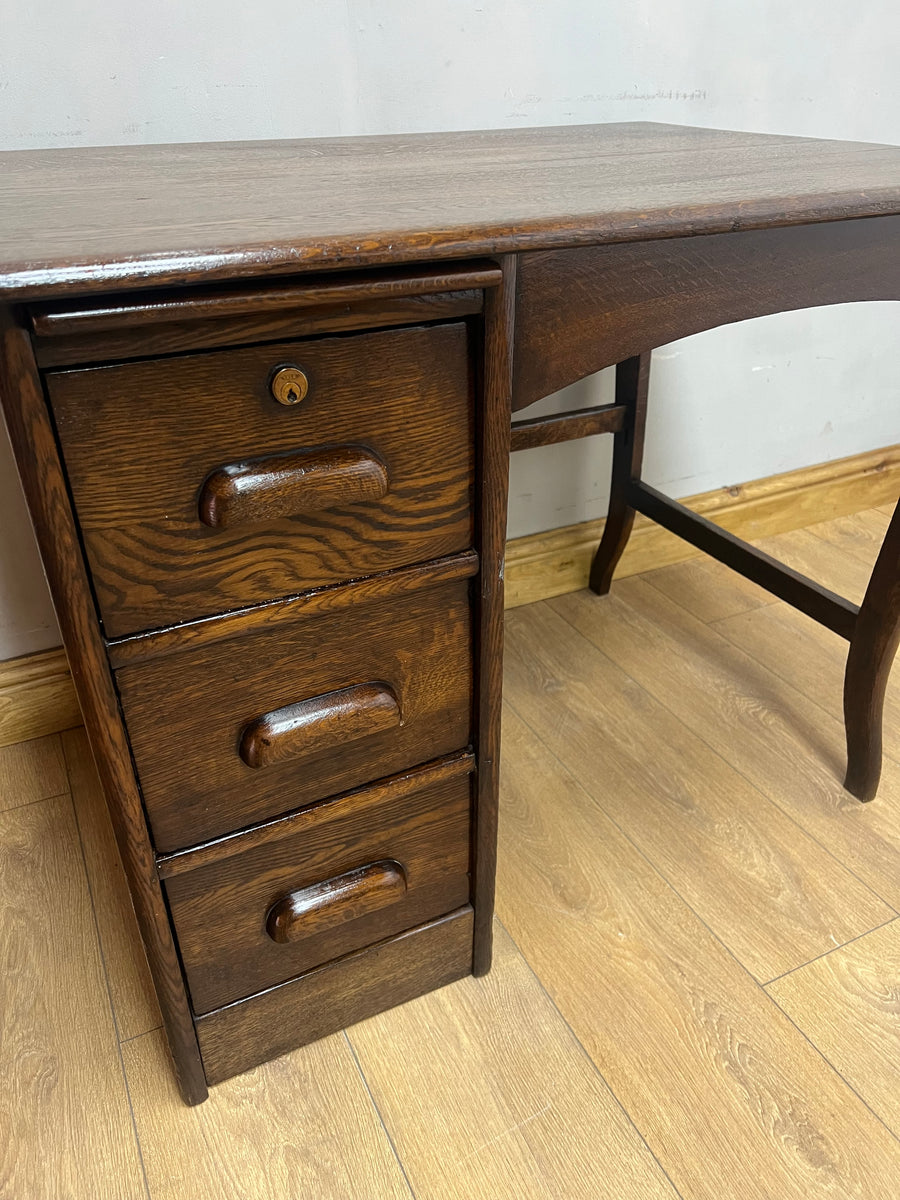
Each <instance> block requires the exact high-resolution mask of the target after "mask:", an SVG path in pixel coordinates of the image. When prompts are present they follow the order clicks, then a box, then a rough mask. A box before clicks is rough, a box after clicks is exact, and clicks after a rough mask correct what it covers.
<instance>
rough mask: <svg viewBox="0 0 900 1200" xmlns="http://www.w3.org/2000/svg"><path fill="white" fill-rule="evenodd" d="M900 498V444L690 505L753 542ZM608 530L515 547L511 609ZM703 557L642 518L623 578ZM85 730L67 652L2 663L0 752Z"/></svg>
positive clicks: (573, 586) (555, 583)
mask: <svg viewBox="0 0 900 1200" xmlns="http://www.w3.org/2000/svg"><path fill="white" fill-rule="evenodd" d="M898 495H900V446H890V447H888V449H886V450H875V451H872V452H871V453H868V454H856V455H854V456H853V457H852V458H843V459H839V460H838V461H837V462H831V463H824V464H822V465H821V466H816V467H805V468H803V469H802V470H800V471H788V472H787V473H786V474H784V475H771V476H769V478H767V479H758V480H756V481H754V482H753V483H743V484H741V485H740V486H738V487H732V488H719V489H718V490H716V491H714V492H704V493H703V494H701V495H699V496H691V497H690V498H688V499H687V500H686V501H685V503H686V504H687V505H688V506H689V507H690V508H692V509H694V511H695V512H699V513H702V514H703V515H704V516H705V517H708V518H709V519H710V520H712V521H715V522H716V523H717V524H719V525H722V526H723V527H724V528H725V529H730V530H731V532H732V533H735V534H737V535H738V536H739V537H742V538H747V539H748V540H753V539H755V538H763V537H770V536H771V535H773V534H776V533H786V532H787V531H788V530H790V529H800V528H802V527H803V526H806V525H814V524H815V523H816V522H817V521H827V520H830V519H831V518H832V517H841V516H847V515H848V514H850V513H854V512H859V511H860V510H861V509H864V508H874V507H876V506H877V505H879V504H888V503H892V502H893V501H895V500H896V499H897V496H898ZM602 532H603V522H602V521H585V522H584V523H582V524H580V525H568V526H566V527H565V528H563V529H553V530H551V531H550V532H549V533H538V534H533V535H532V536H531V537H524V538H516V540H515V541H512V542H509V543H508V545H507V552H506V607H507V608H515V607H517V606H518V605H520V604H530V603H531V602H532V601H534V600H547V599H549V598H550V597H551V596H562V595H563V594H565V593H566V592H575V591H578V589H579V588H583V587H587V581H588V572H589V570H590V565H591V559H592V557H593V554H594V551H595V550H596V548H597V543H598V542H599V541H600V535H601V534H602ZM697 553H698V552H697V551H696V550H694V548H693V547H692V546H689V545H687V543H685V542H682V541H680V540H679V539H678V538H676V537H674V536H673V535H672V534H670V533H667V532H666V531H665V530H664V529H661V528H660V527H659V526H658V525H654V524H653V523H652V522H651V521H648V520H646V518H644V517H638V519H637V521H636V522H635V528H634V533H633V534H632V535H631V540H630V542H629V543H628V548H627V550H626V551H625V554H624V555H623V556H622V561H621V562H620V563H619V569H618V571H617V573H616V574H617V577H623V576H625V575H637V574H639V573H640V572H641V571H649V570H650V569H651V568H653V567H663V566H668V565H669V564H671V563H677V562H683V561H684V560H686V559H688V558H693V557H695V556H696V555H697ZM80 724H81V713H80V711H79V709H78V702H77V700H76V699H75V691H74V689H73V687H72V679H71V676H70V675H69V668H68V664H67V662H66V656H65V654H64V653H63V651H62V650H44V651H42V652H41V653H40V654H29V655H25V656H24V657H23V658H14V659H11V660H9V661H8V662H0V746H8V745H10V744H12V743H13V742H24V741H27V740H28V739H29V738H36V737H42V736H43V735H44V734H48V733H57V732H58V731H59V730H61V729H71V728H72V727H73V726H75V725H80Z"/></svg>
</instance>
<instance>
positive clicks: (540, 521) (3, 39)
mask: <svg viewBox="0 0 900 1200" xmlns="http://www.w3.org/2000/svg"><path fill="white" fill-rule="evenodd" d="M898 39H900V10H898V9H897V5H896V0H867V3H866V4H862V5H856V6H850V5H848V4H847V3H846V2H845V0H792V2H791V3H789V4H786V3H784V0H778V2H777V3H776V2H775V0H726V2H723V0H634V2H632V3H631V4H625V5H623V4H611V3H607V4H598V3H596V0H554V3H552V4H549V3H538V2H536V0H517V2H515V3H514V2H513V0H503V2H501V0H480V3H476V2H474V0H416V2H415V3H412V2H411V0H402V2H401V0H346V2H344V3H338V2H337V0H290V2H288V0H260V2H258V3H255V4H241V3H238V2H237V0H214V2H213V0H190V2H189V3H186V2H185V0H156V3H154V4H151V5H145V4H136V3H129V2H128V0H118V2H117V3H113V0H65V2H63V0H56V2H53V0H35V2H34V3H31V4H24V3H22V0H0V148H3V149H22V148H29V147H45V146H89V145H108V144H121V143H140V142H168V141H197V140H230V139H241V138H278V137H306V136H321V135H336V134H355V133H388V132H395V131H411V130H438V129H465V128H469V129H473V128H486V127H500V126H522V125H550V124H570V123H573V124H574V123H580V122H590V121H619V120H654V121H672V122H682V123H685V124H691V125H713V126H717V127H720V128H733V129H752V130H758V131H761V132H771V133H791V134H802V135H806V136H820V137H837V138H849V139H860V140H867V141H882V142H900V73H898V72H897V69H896V58H897V56H896V49H897V46H898ZM0 170H2V165H0ZM0 236H2V231H0ZM897 319H898V312H897V310H896V306H892V305H866V306H848V307H847V308H836V309H831V310H819V311H812V312H804V313H796V314H789V315H784V316H778V317H771V318H765V319H764V320H761V321H758V322H751V323H748V324H746V325H742V326H733V327H731V328H728V329H724V330H717V331H714V332H711V333H707V334H702V335H700V336H699V337H696V338H691V339H687V340H686V341H684V342H681V343H678V344H676V345H673V346H671V347H667V348H664V349H663V350H662V351H660V352H659V353H658V354H656V355H655V356H654V359H655V361H654V382H653V388H652V394H651V419H650V429H649V437H648V449H647V470H646V475H647V478H648V479H649V480H650V481H651V482H653V483H655V484H657V485H658V486H660V487H662V488H664V489H668V490H669V491H670V492H671V493H672V494H673V495H676V496H683V495H689V494H691V493H694V492H699V491H705V490H707V489H709V488H712V487H716V486H719V485H722V484H731V483H738V482H742V481H744V480H747V479H754V478H759V477H761V476H764V475H769V474H773V473H775V472H777V471H782V470H788V469H790V468H793V467H798V466H803V465H807V464H810V463H814V462H822V461H826V460H828V459H832V458H840V457H842V456H844V455H848V454H854V453H856V452H858V451H862V450H867V449H872V448H874V447H877V446H881V445H886V444H889V443H893V442H898V441H900V403H898V400H900V396H898V389H900V370H898V368H900V361H898V360H900V354H898V344H900V342H898V338H897ZM608 388H609V380H608V378H606V377H605V376H603V377H598V378H597V379H591V380H587V381H584V382H583V383H581V384H579V385H576V387H575V388H572V389H568V394H561V396H559V397H552V398H549V399H548V400H547V401H544V402H542V407H543V408H545V409H552V408H558V409H562V408H566V407H576V406H578V405H581V404H585V403H593V402H595V401H598V402H599V400H600V399H601V398H602V397H603V395H604V393H605V392H608ZM532 411H534V412H537V411H538V409H537V408H535V409H534V410H532ZM607 442H608V439H591V440H589V441H587V442H582V443H570V444H568V445H565V446H559V447H546V448H543V449H540V450H532V451H526V452H524V453H521V454H518V455H516V456H514V458H513V468H512V470H513V476H512V492H511V512H510V534H511V536H518V535H521V534H524V533H529V532H532V531H536V530H543V529H549V528H552V527H554V526H556V525H561V524H568V523H571V522H574V521H579V520H585V519H587V518H589V517H596V516H601V515H602V514H603V512H604V510H605V505H606V498H607V482H606V480H607V473H608V462H609V446H608V444H607ZM58 636H59V635H58V632H57V629H56V626H55V622H54V620H53V616H52V610H51V608H50V605H49V600H48V598H47V595H46V589H45V586H44V583H43V580H42V577H41V573H40V568H39V565H38V560H37V554H36V550H35V547H34V543H33V538H32V536H31V533H30V530H29V528H28V524H27V518H26V515H25V510H24V505H23V501H22V498H21V493H20V491H19V487H18V483H17V480H16V478H15V472H14V468H13V466H12V462H11V458H10V455H9V450H8V446H7V444H6V442H5V441H4V440H0V659H2V658H8V657H12V656H14V655H17V654H24V653H27V652H29V651H32V650H36V649H40V648H42V647H45V646H50V645H55V644H56V643H57V642H58Z"/></svg>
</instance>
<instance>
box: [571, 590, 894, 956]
mask: <svg viewBox="0 0 900 1200" xmlns="http://www.w3.org/2000/svg"><path fill="white" fill-rule="evenodd" d="M550 603H551V604H552V605H553V607H554V611H555V612H557V613H560V614H565V615H566V617H567V618H569V619H570V620H571V621H573V622H575V624H576V625H577V627H578V628H579V630H580V631H581V632H583V633H584V635H585V637H586V638H587V639H592V640H593V641H594V642H595V643H597V644H598V645H602V646H603V647H604V649H605V652H606V653H607V654H608V655H610V656H611V657H614V658H615V660H616V662H617V663H618V665H619V666H620V667H621V668H622V669H623V670H626V671H628V673H629V674H630V675H632V676H633V677H634V678H635V679H637V681H638V682H639V683H640V684H642V685H643V686H644V687H645V688H646V689H647V691H648V692H650V693H651V694H652V695H653V696H654V697H655V698H656V699H657V700H658V701H659V702H660V703H662V704H665V705H667V706H668V707H669V708H670V709H672V710H673V711H675V712H677V713H678V715H679V718H680V720H681V721H682V722H683V723H684V725H685V726H687V727H689V728H690V729H691V730H692V731H693V733H694V734H696V735H697V736H698V737H700V738H702V739H703V740H704V742H706V743H707V744H708V745H709V746H710V747H712V748H713V749H714V750H716V751H717V752H718V753H720V754H721V755H722V756H723V757H724V758H726V759H727V760H728V761H729V763H731V764H732V766H733V767H734V768H735V769H736V771H737V772H739V773H740V774H741V775H742V776H743V777H744V778H745V779H746V780H748V781H749V782H750V783H751V784H753V785H754V786H755V787H756V788H758V789H759V791H760V792H761V793H763V795H765V796H767V797H768V798H769V799H770V800H771V801H772V802H773V803H774V804H776V805H777V806H778V807H779V808H781V809H782V810H783V812H784V813H786V814H788V815H790V816H791V817H793V818H794V820H795V821H797V822H798V823H799V824H800V825H801V826H802V828H803V829H805V830H806V831H807V832H808V833H809V834H811V835H812V836H813V837H815V838H816V839H817V840H818V841H819V842H820V843H821V845H822V846H825V847H826V848H827V849H828V850H830V851H831V853H832V854H833V855H834V856H835V857H836V858H837V860H838V861H839V862H840V863H842V864H844V865H845V866H846V867H847V868H849V869H850V870H851V871H853V872H854V873H855V874H856V875H857V876H858V877H859V879H860V880H862V881H864V883H866V884H867V885H868V887H870V888H871V889H872V890H873V891H874V892H875V893H877V894H878V895H879V896H881V897H882V899H883V900H884V901H885V902H886V903H887V904H889V905H891V907H892V908H894V909H895V910H898V911H900V771H898V770H897V768H895V766H894V765H893V764H892V763H891V762H890V760H888V761H887V763H886V767H885V771H884V774H883V776H882V783H881V788H880V792H879V798H878V802H877V803H874V804H860V803H859V801H858V800H855V799H854V798H853V797H852V796H851V795H849V793H847V792H845V791H844V789H843V786H842V781H843V773H844V766H845V762H844V754H845V750H844V728H843V723H842V722H840V721H836V720H834V719H833V718H831V717H829V716H828V714H827V713H825V712H824V711H823V710H822V709H821V708H819V707H818V706H817V705H814V704H810V703H809V701H808V700H807V699H806V697H805V696H803V695H802V693H800V692H799V691H797V690H796V688H793V687H791V685H790V684H788V683H787V682H786V681H785V680H783V679H781V678H780V677H778V676H777V675H775V674H774V673H773V672H771V671H769V670H767V669H766V668H765V667H764V666H763V665H762V664H760V663H759V662H757V661H756V660H755V659H752V658H750V656H749V655H747V654H745V653H743V651H741V650H739V649H738V648H737V647H735V646H733V645H732V644H731V643H729V642H727V641H726V640H725V639H724V638H723V637H722V636H721V635H720V634H719V633H717V632H716V630H714V629H711V628H710V627H709V626H708V625H705V624H704V623H703V622H702V621H698V620H696V619H695V618H694V617H692V616H691V614H690V613H688V612H686V611H685V610H684V609H683V608H681V607H680V606H679V605H676V604H673V603H672V602H671V601H668V600H667V599H666V598H665V597H664V596H662V595H661V594H660V593H659V592H658V591H657V590H656V589H655V588H650V587H648V586H647V585H646V584H644V583H643V582H642V581H641V580H640V579H625V580H622V582H621V583H620V584H619V585H618V588H615V590H614V593H612V594H611V595H610V596H609V597H606V598H605V600H603V601H601V602H600V603H594V602H593V598H592V597H590V596H589V594H588V593H576V594H575V595H572V596H565V597H562V598H561V599H560V600H554V601H551V602H550ZM662 728H663V727H660V729H659V731H658V733H656V732H655V733H654V736H655V737H656V736H662ZM766 820H767V819H766ZM756 824H757V825H759V821H757V822H756ZM810 853H812V851H810ZM804 858H805V853H804ZM807 861H812V860H811V859H809V860H807ZM823 870H824V866H823ZM857 886H858V885H856V883H855V881H853V882H851V881H850V879H849V878H848V877H847V876H846V874H845V876H844V881H843V882H842V883H841V884H840V885H839V886H838V887H837V890H836V891H835V893H834V894H833V896H832V897H831V900H830V902H829V903H828V904H827V905H826V906H823V907H822V908H821V909H820V908H819V907H818V906H819V903H820V901H819V900H818V899H816V901H815V905H816V912H817V913H818V914H819V915H820V916H821V917H822V920H823V923H822V925H821V926H820V928H821V929H822V930H823V931H824V932H825V933H826V935H827V938H828V941H827V942H826V944H824V945H822V946H821V948H820V950H819V951H818V952H819V953H821V952H822V951H823V950H827V949H829V948H832V947H833V946H834V945H839V944H841V943H842V942H844V941H847V940H849V938H848V937H847V936H846V935H847V934H848V933H850V930H849V928H848V926H847V924H843V925H842V928H841V929H838V928H837V927H834V928H832V929H830V930H829V926H830V919H828V918H826V917H825V914H826V913H829V914H834V913H836V912H837V910H839V909H840V908H841V907H844V906H846V911H847V919H848V920H850V921H852V913H853V912H854V910H856V906H857V905H858V904H862V905H863V906H865V903H866V902H865V898H864V896H863V895H861V894H860V892H859V891H858V890H857ZM857 911H858V912H859V919H860V921H861V924H862V926H863V927H865V924H866V922H867V921H869V920H872V919H873V918H875V919H874V920H873V923H872V926H870V927H874V925H880V924H882V919H880V918H879V914H878V912H877V911H875V910H868V909H865V907H864V908H860V909H859V910H857ZM811 916H813V919H815V916H814V915H813V914H811ZM838 920H839V923H840V918H838ZM860 932H863V928H859V929H857V933H860ZM832 933H833V940H832V938H831V934H832ZM850 936H853V934H851V935H850ZM828 942H831V946H829V944H828ZM815 956H816V955H814V954H813V955H810V956H809V957H815ZM798 965H799V964H798ZM775 974H783V972H781V971H776V972H774V974H773V975H772V976H769V977H768V978H774V975H775Z"/></svg>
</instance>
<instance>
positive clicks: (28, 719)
mask: <svg viewBox="0 0 900 1200" xmlns="http://www.w3.org/2000/svg"><path fill="white" fill-rule="evenodd" d="M80 724H81V711H80V709H79V707H78V701H77V700H76V699H75V689H74V687H73V686H72V676H71V675H70V674H69V664H68V662H67V661H66V656H65V653H64V652H63V651H62V650H43V651H41V653H40V654H26V655H24V656H23V657H22V658H12V659H9V661H8V662H0V746H9V745H11V744H12V743H13V742H26V741H28V740H29V739H30V738H36V737H43V736H44V735H45V734H47V733H58V732H59V730H61V729H71V728H72V727H73V726H75V725H80Z"/></svg>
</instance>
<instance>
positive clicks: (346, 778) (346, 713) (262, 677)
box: [116, 568, 472, 851]
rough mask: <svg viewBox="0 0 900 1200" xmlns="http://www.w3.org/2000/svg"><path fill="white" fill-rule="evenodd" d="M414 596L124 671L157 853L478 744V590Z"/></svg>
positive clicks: (311, 618)
mask: <svg viewBox="0 0 900 1200" xmlns="http://www.w3.org/2000/svg"><path fill="white" fill-rule="evenodd" d="M469 570H471V568H469ZM397 586H400V581H399V580H398V581H397ZM417 586H418V588H419V590H416V591H414V592H412V593H411V594H408V595H399V596H398V595H390V596H387V597H385V598H381V599H377V600H373V601H371V602H370V603H367V604H362V605H355V606H350V607H347V608H345V609H343V610H339V611H337V612H329V611H325V612H316V613H315V614H314V615H307V616H303V615H301V616H299V617H298V618H296V619H295V620H292V621H278V620H275V617H274V615H273V616H271V617H270V618H269V621H270V623H269V624H267V625H266V626H264V627H263V628H257V629H254V630H253V631H251V632H248V633H244V634H243V635H242V636H233V637H228V638H226V639H225V640H222V641H217V642H212V643H210V644H204V645H201V646H198V647H197V648H195V649H190V650H184V651H182V652H180V653H177V654H173V655H171V656H170V657H164V658H160V659H157V660H153V661H149V662H145V663H143V664H141V665H134V666H128V667H122V668H121V669H120V670H118V671H117V672H116V680H117V682H118V686H119V693H120V697H121V702H122V707H123V711H124V714H125V721H126V725H127V727H128V733H129V737H130V739H131V747H132V752H133V755H134V760H135V763H136V766H137V771H138V777H139V780H140V784H141V789H142V792H143V796H144V804H145V807H146V811H147V816H148V819H149V822H150V826H151V829H152V832H153V838H154V841H155V844H156V847H157V849H158V850H160V851H170V850H176V849H178V848H179V847H183V846H190V845H193V844H195V843H198V842H202V841H205V840H207V839H209V838H215V837H219V836H221V835H223V834H227V833H231V832H233V831H234V830H236V829H240V828H242V827H244V826H246V825H249V824H251V823H254V822H257V821H261V820H264V819H269V818H272V817H275V816H279V815H281V814H284V813H288V812H291V811H292V810H294V809H296V808H300V807H302V806H303V805H305V804H310V803H313V802H314V801H317V800H320V799H322V798H324V797H326V796H332V795H336V794H337V793H338V792H343V791H347V790H349V789H350V788H353V787H359V786H360V785H362V784H366V783H370V782H371V781H372V780H373V779H378V778H381V777H383V776H387V775H392V774H394V773H396V772H397V771H403V770H406V769H407V768H409V767H412V766H415V765H416V764H417V763H423V762H426V761H428V760H429V759H433V758H437V757H439V756H441V755H444V754H451V753H453V752H455V751H457V750H461V749H463V748H465V747H466V746H468V745H469V743H470V741H471V721H472V666H471V663H472V635H471V612H470V607H471V606H470V594H469V593H470V581H469V579H468V578H461V579H456V580H454V581H453V582H450V583H442V584H440V586H431V585H430V581H429V580H428V578H427V577H426V578H425V579H424V580H423V582H422V583H421V584H419V585H417ZM288 607H290V606H288Z"/></svg>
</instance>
